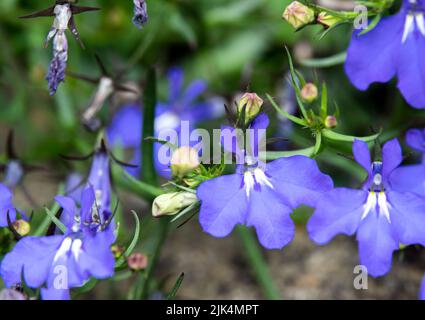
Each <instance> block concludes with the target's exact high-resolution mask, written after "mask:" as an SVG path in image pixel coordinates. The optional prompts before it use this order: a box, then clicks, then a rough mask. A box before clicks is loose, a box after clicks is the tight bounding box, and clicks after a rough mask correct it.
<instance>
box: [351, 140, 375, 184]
mask: <svg viewBox="0 0 425 320" xmlns="http://www.w3.org/2000/svg"><path fill="white" fill-rule="evenodd" d="M353 155H354V159H355V160H356V162H357V163H358V164H359V165H361V166H362V167H363V169H365V170H366V172H367V173H368V174H369V176H370V175H372V161H371V157H370V151H369V147H368V145H367V143H366V142H364V141H361V140H357V139H356V140H354V142H353Z"/></svg>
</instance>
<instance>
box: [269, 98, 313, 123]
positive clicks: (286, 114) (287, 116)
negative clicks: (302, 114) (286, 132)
mask: <svg viewBox="0 0 425 320" xmlns="http://www.w3.org/2000/svg"><path fill="white" fill-rule="evenodd" d="M266 96H267V99H269V101H270V103H271V104H272V106H273V108H274V109H275V110H276V112H277V113H279V114H281V115H282V116H284V117H285V118H287V119H288V120H290V121H292V122H294V123H296V124H298V125H300V126H304V127H305V126H307V122H306V121H305V120H304V119H300V118H298V117H296V116H293V115H291V114H289V113H288V112H286V111H284V110H282V108H280V107H279V106H278V105H277V104H276V102H275V101H274V100H273V98H272V97H271V96H270V95H269V94H266Z"/></svg>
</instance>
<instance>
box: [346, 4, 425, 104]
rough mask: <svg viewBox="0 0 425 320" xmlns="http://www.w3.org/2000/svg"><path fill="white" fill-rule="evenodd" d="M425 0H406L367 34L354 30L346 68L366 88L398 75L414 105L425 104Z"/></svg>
mask: <svg viewBox="0 0 425 320" xmlns="http://www.w3.org/2000/svg"><path fill="white" fill-rule="evenodd" d="M424 13H425V0H403V4H402V7H401V10H400V12H398V13H397V14H395V15H393V16H389V17H385V18H383V19H382V20H381V21H380V22H379V23H378V25H377V26H376V27H375V28H374V29H372V30H371V31H369V32H367V33H366V34H364V35H360V34H359V33H360V31H361V30H360V31H355V32H354V34H353V37H352V39H351V44H350V46H349V48H348V52H347V60H346V63H345V70H346V73H347V75H348V77H349V78H350V80H351V82H352V83H353V84H354V85H355V86H356V87H357V88H358V89H360V90H366V89H367V88H368V86H369V85H370V84H371V83H373V82H387V81H389V80H391V79H392V78H393V77H394V76H397V78H398V88H399V89H400V91H401V93H402V95H403V97H404V98H405V99H406V101H407V102H408V103H409V104H410V105H412V106H413V107H414V108H425V83H424V81H423V74H424V72H425V61H424V59H423V55H424V53H425V22H424Z"/></svg>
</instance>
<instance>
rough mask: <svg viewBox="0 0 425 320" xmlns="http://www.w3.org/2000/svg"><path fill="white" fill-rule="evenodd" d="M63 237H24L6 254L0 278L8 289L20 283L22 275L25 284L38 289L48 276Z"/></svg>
mask: <svg viewBox="0 0 425 320" xmlns="http://www.w3.org/2000/svg"><path fill="white" fill-rule="evenodd" d="M62 240H63V236H52V237H25V238H23V239H22V240H21V241H19V242H18V243H17V244H16V246H15V247H14V248H13V250H12V251H11V252H10V253H8V254H7V255H6V256H5V257H4V259H3V261H2V264H1V277H2V278H3V280H4V282H5V284H6V285H7V286H8V287H10V286H13V285H16V284H18V283H21V275H22V273H23V275H24V279H25V282H26V284H27V285H28V286H29V287H31V288H38V287H40V286H41V285H42V284H43V283H44V282H45V281H46V280H47V277H48V275H49V272H50V269H51V266H52V261H53V258H54V256H55V254H56V251H57V249H58V248H59V246H60V244H61V242H62Z"/></svg>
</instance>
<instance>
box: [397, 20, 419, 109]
mask: <svg viewBox="0 0 425 320" xmlns="http://www.w3.org/2000/svg"><path fill="white" fill-rule="evenodd" d="M399 46H400V49H399V59H398V64H397V75H398V85H397V86H398V88H399V90H400V92H401V93H402V95H403V97H404V99H406V101H407V103H408V104H410V105H411V106H412V107H414V108H425V76H424V74H425V61H424V59H423V53H424V52H425V36H424V35H422V34H421V33H420V31H419V30H418V29H417V28H416V29H415V31H413V32H412V33H411V34H410V35H409V36H408V38H407V39H406V41H405V42H404V43H400V44H399Z"/></svg>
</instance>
